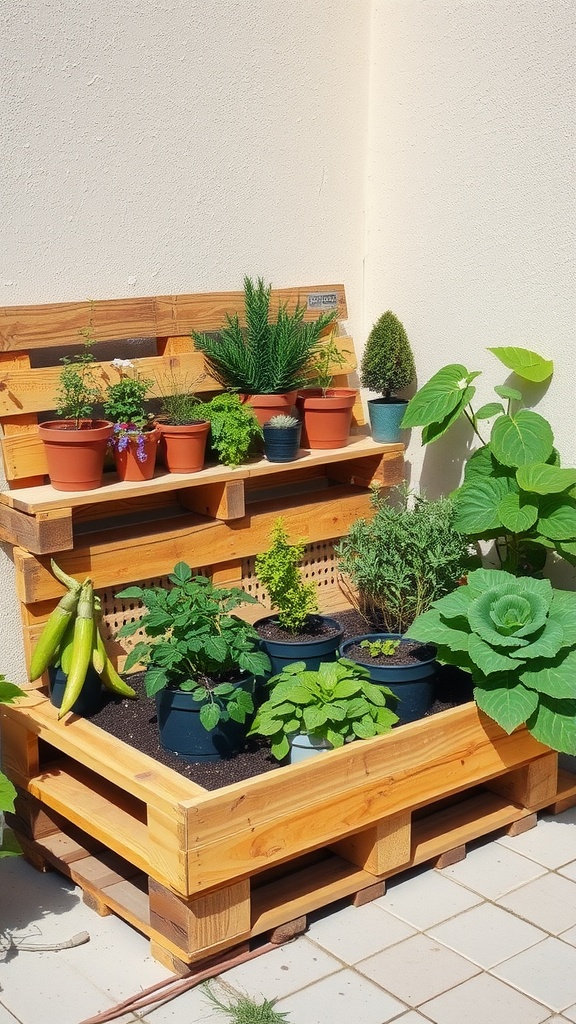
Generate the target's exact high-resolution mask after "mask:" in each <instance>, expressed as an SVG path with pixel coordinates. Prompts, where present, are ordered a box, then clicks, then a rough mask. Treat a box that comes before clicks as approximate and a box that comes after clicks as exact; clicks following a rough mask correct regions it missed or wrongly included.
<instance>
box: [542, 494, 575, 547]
mask: <svg viewBox="0 0 576 1024" xmlns="http://www.w3.org/2000/svg"><path fill="white" fill-rule="evenodd" d="M538 529H539V531H540V533H541V534H543V536H544V537H548V538H549V539H550V540H574V538H576V500H575V499H574V498H569V497H568V496H567V495H565V494H563V495H550V496H548V497H547V498H544V499H543V500H542V501H541V502H540V517H539V519H538Z"/></svg>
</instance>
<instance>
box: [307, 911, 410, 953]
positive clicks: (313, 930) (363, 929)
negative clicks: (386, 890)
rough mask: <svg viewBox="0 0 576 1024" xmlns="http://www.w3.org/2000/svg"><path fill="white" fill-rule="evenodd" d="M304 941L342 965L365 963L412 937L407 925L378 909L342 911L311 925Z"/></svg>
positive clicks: (328, 915)
mask: <svg viewBox="0 0 576 1024" xmlns="http://www.w3.org/2000/svg"><path fill="white" fill-rule="evenodd" d="M306 934H307V937H308V938H309V939H310V940H311V941H312V942H317V943H318V944H319V945H320V946H322V948H323V949H326V950H327V951H328V952H329V953H333V954H334V956H337V957H338V958H339V959H340V960H343V961H344V963H346V964H355V963H357V962H358V960H365V959H366V957H368V956H371V955H372V954H373V953H378V952H379V951H380V950H382V949H386V948H387V947H388V946H393V945H394V944H395V943H396V942H401V941H402V940H403V939H407V938H408V937H409V936H410V935H414V934H415V931H414V929H413V928H411V927H410V925H408V924H406V923H405V922H404V921H400V920H399V918H397V917H394V916H393V915H392V914H389V913H388V912H387V911H386V910H384V908H383V907H382V906H376V905H375V904H374V903H370V904H369V905H368V906H365V907H345V908H344V909H343V910H339V911H338V912H337V913H335V914H327V915H326V916H325V917H322V918H321V919H320V920H318V921H314V922H313V923H312V924H311V925H310V928H309V929H308V931H307V933H306Z"/></svg>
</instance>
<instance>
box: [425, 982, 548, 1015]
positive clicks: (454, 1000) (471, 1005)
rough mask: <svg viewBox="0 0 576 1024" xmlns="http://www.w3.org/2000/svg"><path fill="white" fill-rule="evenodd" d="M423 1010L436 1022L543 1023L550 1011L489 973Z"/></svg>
mask: <svg viewBox="0 0 576 1024" xmlns="http://www.w3.org/2000/svg"><path fill="white" fill-rule="evenodd" d="M420 1009H421V1010H422V1013H424V1014H426V1016H427V1017H429V1018H430V1020H432V1021H434V1024H480V1022H482V1024H504V1022H505V1024H543V1022H544V1021H545V1020H546V1018H547V1017H548V1016H549V1013H550V1011H549V1010H547V1009H546V1007H544V1006H541V1005H540V1004H539V1003H536V1002H534V1000H532V999H529V998H527V997H526V996H525V995H522V994H521V993H520V992H516V991H515V989H513V988H510V986H509V985H505V984H503V983H502V982H500V981H498V980H497V979H496V978H492V977H491V976H490V975H489V974H480V975H478V977H476V978H472V979H471V980H470V981H465V982H464V984H463V985H459V986H458V987H457V988H453V989H450V991H449V992H445V993H444V994H443V995H441V996H438V997H437V998H436V999H432V1000H431V1001H430V1002H427V1003H424V1005H423V1006H421V1007H420Z"/></svg>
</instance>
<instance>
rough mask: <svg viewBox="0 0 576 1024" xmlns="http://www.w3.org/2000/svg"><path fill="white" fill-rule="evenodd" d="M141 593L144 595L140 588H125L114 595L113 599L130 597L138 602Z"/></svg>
mask: <svg viewBox="0 0 576 1024" xmlns="http://www.w3.org/2000/svg"><path fill="white" fill-rule="evenodd" d="M143 593H144V591H143V590H142V587H126V588H125V589H124V590H119V591H118V593H117V594H115V595H114V596H115V597H120V598H125V597H126V598H128V597H132V598H137V599H138V600H140V598H141V597H142V595H143Z"/></svg>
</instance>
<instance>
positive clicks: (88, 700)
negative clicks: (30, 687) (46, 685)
mask: <svg viewBox="0 0 576 1024" xmlns="http://www.w3.org/2000/svg"><path fill="white" fill-rule="evenodd" d="M48 678H49V680H50V703H51V704H53V705H54V707H55V708H60V707H62V701H63V699H64V690H65V689H66V682H67V678H68V677H67V676H66V674H65V673H64V672H63V671H62V669H61V668H54V667H51V668H49V669H48ZM102 697H103V690H102V680H101V679H100V676H99V675H98V673H97V672H96V671H95V670H94V669H93V668H92V667H90V668H89V669H88V672H87V673H86V679H85V680H84V685H83V687H82V689H81V691H80V696H79V697H78V699H77V700H76V701H75V702H74V704H73V705H72V707H71V709H70V710H71V711H72V713H73V714H74V715H81V716H82V718H90V715H94V714H96V712H97V711H100V708H101V707H102Z"/></svg>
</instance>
